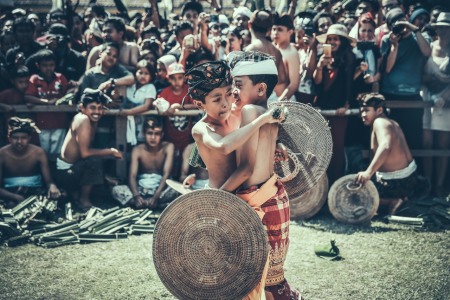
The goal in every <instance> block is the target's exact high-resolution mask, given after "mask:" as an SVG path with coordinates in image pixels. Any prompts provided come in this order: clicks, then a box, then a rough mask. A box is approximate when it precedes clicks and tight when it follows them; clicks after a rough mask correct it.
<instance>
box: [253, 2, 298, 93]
mask: <svg viewBox="0 0 450 300" xmlns="http://www.w3.org/2000/svg"><path fill="white" fill-rule="evenodd" d="M272 24H273V22H272V14H270V12H268V11H265V10H257V11H255V12H253V15H252V17H251V19H250V21H249V23H248V26H249V30H250V33H251V36H252V42H251V44H250V45H249V46H248V47H247V48H245V51H261V52H264V53H267V54H269V55H271V56H273V57H274V59H275V64H276V66H277V70H278V83H277V85H276V86H275V89H274V92H275V94H274V95H272V96H271V95H269V96H271V97H270V99H269V102H270V101H273V100H275V99H276V98H275V96H281V95H282V94H283V93H284V91H285V89H286V87H287V86H288V84H289V78H288V76H287V73H286V69H285V68H284V64H283V57H282V55H281V52H280V50H278V49H277V48H276V47H275V46H274V45H273V44H272V43H271V42H270V41H268V40H267V38H266V35H267V32H268V31H269V30H271V29H272ZM272 99H273V100H272Z"/></svg>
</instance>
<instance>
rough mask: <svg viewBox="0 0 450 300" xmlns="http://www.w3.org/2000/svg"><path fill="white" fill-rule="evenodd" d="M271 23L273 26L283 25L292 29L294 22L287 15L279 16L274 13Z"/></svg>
mask: <svg viewBox="0 0 450 300" xmlns="http://www.w3.org/2000/svg"><path fill="white" fill-rule="evenodd" d="M273 25H275V26H285V27H287V29H288V30H289V29H294V22H293V21H292V19H291V17H290V16H288V15H283V16H279V15H278V14H277V15H275V18H274V22H273Z"/></svg>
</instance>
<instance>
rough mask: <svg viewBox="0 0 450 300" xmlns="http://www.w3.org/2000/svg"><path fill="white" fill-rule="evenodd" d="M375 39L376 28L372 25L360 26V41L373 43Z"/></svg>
mask: <svg viewBox="0 0 450 300" xmlns="http://www.w3.org/2000/svg"><path fill="white" fill-rule="evenodd" d="M374 37H375V28H373V26H372V24H370V23H362V24H360V25H359V40H360V41H372V40H373V39H374Z"/></svg>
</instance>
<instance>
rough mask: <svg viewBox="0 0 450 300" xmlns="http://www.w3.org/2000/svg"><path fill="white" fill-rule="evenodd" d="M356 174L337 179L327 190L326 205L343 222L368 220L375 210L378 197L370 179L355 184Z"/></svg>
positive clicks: (352, 222) (364, 221) (355, 222)
mask: <svg viewBox="0 0 450 300" xmlns="http://www.w3.org/2000/svg"><path fill="white" fill-rule="evenodd" d="M355 178H356V174H350V175H347V176H344V177H342V178H340V179H338V180H337V181H336V182H335V183H334V184H333V185H332V186H331V188H330V191H329V192H328V207H329V208H330V212H331V214H332V215H333V216H334V217H335V218H336V219H337V220H338V221H341V222H344V223H350V224H360V223H367V222H369V221H370V220H371V219H372V217H373V216H374V215H375V213H376V212H377V209H378V206H379V204H380V197H379V195H378V191H377V188H376V187H375V185H374V184H373V182H372V181H368V182H366V184H365V185H355V183H354V182H355Z"/></svg>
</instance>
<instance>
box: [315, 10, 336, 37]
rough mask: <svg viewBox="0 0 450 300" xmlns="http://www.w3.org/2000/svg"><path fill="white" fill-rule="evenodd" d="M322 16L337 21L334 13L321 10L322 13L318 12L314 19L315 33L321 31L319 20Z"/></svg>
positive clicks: (333, 21)
mask: <svg viewBox="0 0 450 300" xmlns="http://www.w3.org/2000/svg"><path fill="white" fill-rule="evenodd" d="M321 18H330V19H331V22H332V23H336V20H335V18H334V16H333V15H331V14H329V13H326V12H320V13H318V14H317V15H316V16H315V17H314V19H313V20H312V23H313V29H314V32H315V33H318V32H319V20H320V19H321Z"/></svg>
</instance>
